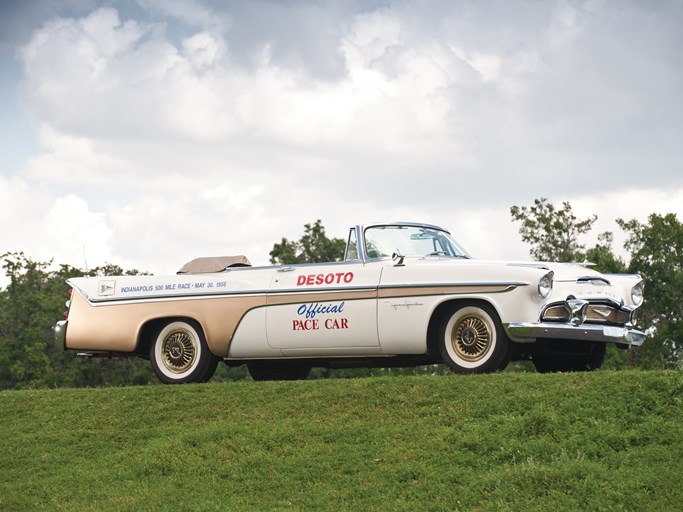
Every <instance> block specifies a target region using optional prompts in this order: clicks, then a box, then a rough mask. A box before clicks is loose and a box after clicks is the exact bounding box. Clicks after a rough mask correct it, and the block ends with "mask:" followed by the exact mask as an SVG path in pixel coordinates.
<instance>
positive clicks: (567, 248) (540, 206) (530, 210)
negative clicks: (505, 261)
mask: <svg viewBox="0 0 683 512" xmlns="http://www.w3.org/2000/svg"><path fill="white" fill-rule="evenodd" d="M510 215H511V216H512V220H513V221H519V222H521V223H522V225H521V227H520V228H519V232H520V234H521V235H522V240H523V241H524V242H527V243H529V244H531V250H530V254H531V256H533V257H534V258H535V259H537V260H540V261H560V262H565V261H583V260H584V259H585V257H586V254H585V252H584V246H583V245H581V244H579V242H578V238H579V235H583V234H586V233H588V232H589V231H590V230H591V229H592V227H593V223H594V222H595V221H596V220H597V218H598V217H597V215H591V216H590V217H588V218H586V219H583V220H579V219H578V218H577V217H576V215H574V212H573V211H572V207H571V205H570V204H569V203H568V202H566V201H565V202H563V203H562V208H561V209H557V208H555V206H553V205H552V204H551V203H548V200H547V199H546V198H541V199H535V200H534V204H533V206H530V207H527V206H522V207H519V206H512V207H511V208H510Z"/></svg>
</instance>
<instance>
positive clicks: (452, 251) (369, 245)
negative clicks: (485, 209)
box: [365, 225, 469, 258]
mask: <svg viewBox="0 0 683 512" xmlns="http://www.w3.org/2000/svg"><path fill="white" fill-rule="evenodd" d="M365 249H366V251H367V255H368V258H383V257H386V256H391V255H392V254H394V253H400V254H401V255H403V256H451V257H455V258H468V257H469V256H468V255H467V253H466V252H465V250H464V249H463V248H462V247H460V246H459V245H458V243H457V242H456V241H455V240H453V238H452V237H451V235H449V234H448V233H446V232H445V231H441V230H440V229H434V228H429V227H424V226H399V225H391V226H372V227H370V228H367V229H366V230H365Z"/></svg>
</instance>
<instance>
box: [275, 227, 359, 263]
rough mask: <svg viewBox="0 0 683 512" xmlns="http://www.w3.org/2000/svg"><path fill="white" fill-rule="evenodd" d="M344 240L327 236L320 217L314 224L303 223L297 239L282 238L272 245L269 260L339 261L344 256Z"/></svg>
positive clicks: (292, 261) (289, 261)
mask: <svg viewBox="0 0 683 512" xmlns="http://www.w3.org/2000/svg"><path fill="white" fill-rule="evenodd" d="M345 245H346V242H345V241H344V240H342V239H341V238H327V235H326V234H325V228H324V227H323V226H322V224H321V221H320V219H318V220H317V221H316V222H315V224H313V225H311V224H305V225H304V234H303V236H302V237H301V238H300V239H299V240H298V241H291V242H290V241H289V240H287V239H286V238H283V239H282V241H281V242H280V243H276V244H275V245H273V250H272V251H270V262H271V263H273V264H293V263H324V262H327V261H339V260H340V259H342V258H343V257H344V247H345Z"/></svg>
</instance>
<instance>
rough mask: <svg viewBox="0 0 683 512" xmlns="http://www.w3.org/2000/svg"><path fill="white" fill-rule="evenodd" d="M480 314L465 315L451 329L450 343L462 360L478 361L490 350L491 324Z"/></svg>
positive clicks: (491, 339) (491, 340)
mask: <svg viewBox="0 0 683 512" xmlns="http://www.w3.org/2000/svg"><path fill="white" fill-rule="evenodd" d="M487 320H488V318H483V317H482V316H481V315H472V316H466V317H464V318H463V319H461V320H460V321H459V322H458V323H457V324H456V325H455V326H454V328H453V330H452V331H451V345H452V347H453V350H454V351H455V353H456V354H457V355H458V356H459V357H460V358H462V359H463V360H464V361H470V362H474V361H478V360H479V359H481V358H482V357H484V356H485V355H486V353H487V352H488V351H489V350H490V348H491V346H492V342H493V335H492V330H493V326H492V325H491V324H490V323H489V322H488V321H487Z"/></svg>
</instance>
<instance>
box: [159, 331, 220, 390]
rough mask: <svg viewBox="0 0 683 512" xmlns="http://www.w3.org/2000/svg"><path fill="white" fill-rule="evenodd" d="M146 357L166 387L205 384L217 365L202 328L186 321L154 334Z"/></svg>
mask: <svg viewBox="0 0 683 512" xmlns="http://www.w3.org/2000/svg"><path fill="white" fill-rule="evenodd" d="M149 358H150V361H151V363H152V370H154V373H155V374H156V376H157V377H158V378H159V380H160V381H161V382H164V383H166V384H182V383H187V382H206V381H208V380H209V379H211V377H212V376H213V374H214V372H215V371H216V366H217V365H218V358H217V357H216V356H214V355H213V354H212V353H211V352H210V351H209V347H208V345H207V344H206V340H205V338H204V333H203V332H202V330H201V328H199V326H198V325H197V324H196V323H195V322H191V321H186V320H175V321H172V322H169V323H167V324H165V325H163V326H162V327H161V328H160V329H159V330H158V331H157V333H156V335H155V336H154V341H153V342H152V346H151V347H150V353H149Z"/></svg>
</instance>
